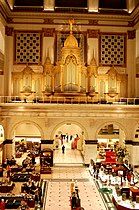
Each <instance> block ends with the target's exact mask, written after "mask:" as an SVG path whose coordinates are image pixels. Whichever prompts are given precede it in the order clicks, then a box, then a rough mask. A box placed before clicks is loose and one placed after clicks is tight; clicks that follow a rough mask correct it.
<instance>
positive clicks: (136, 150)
mask: <svg viewBox="0 0 139 210" xmlns="http://www.w3.org/2000/svg"><path fill="white" fill-rule="evenodd" d="M125 144H126V147H127V150H128V152H129V163H131V164H132V165H133V166H139V142H138V141H133V140H126V141H125Z"/></svg>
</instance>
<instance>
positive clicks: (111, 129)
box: [97, 123, 125, 159]
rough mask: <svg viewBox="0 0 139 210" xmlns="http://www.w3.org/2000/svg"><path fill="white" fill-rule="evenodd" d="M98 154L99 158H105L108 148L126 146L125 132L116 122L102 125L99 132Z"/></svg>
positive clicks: (113, 148)
mask: <svg viewBox="0 0 139 210" xmlns="http://www.w3.org/2000/svg"><path fill="white" fill-rule="evenodd" d="M97 140H98V155H97V159H104V158H105V152H106V151H107V150H113V151H114V150H115V149H116V147H117V146H124V144H125V132H124V130H123V129H122V128H121V127H120V126H119V125H117V124H115V123H109V124H105V125H104V126H102V127H101V128H100V129H99V131H98V133H97Z"/></svg>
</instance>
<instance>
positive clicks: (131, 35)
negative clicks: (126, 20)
mask: <svg viewBox="0 0 139 210" xmlns="http://www.w3.org/2000/svg"><path fill="white" fill-rule="evenodd" d="M127 34H128V39H135V38H136V30H132V31H127Z"/></svg>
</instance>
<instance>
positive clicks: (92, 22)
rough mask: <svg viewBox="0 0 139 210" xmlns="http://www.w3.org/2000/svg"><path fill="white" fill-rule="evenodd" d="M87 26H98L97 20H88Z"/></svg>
mask: <svg viewBox="0 0 139 210" xmlns="http://www.w3.org/2000/svg"><path fill="white" fill-rule="evenodd" d="M89 25H95V26H96V25H99V24H98V20H89Z"/></svg>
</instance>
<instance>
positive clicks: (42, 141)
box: [41, 139, 54, 144]
mask: <svg viewBox="0 0 139 210" xmlns="http://www.w3.org/2000/svg"><path fill="white" fill-rule="evenodd" d="M53 142H54V140H45V139H42V140H41V144H53Z"/></svg>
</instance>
